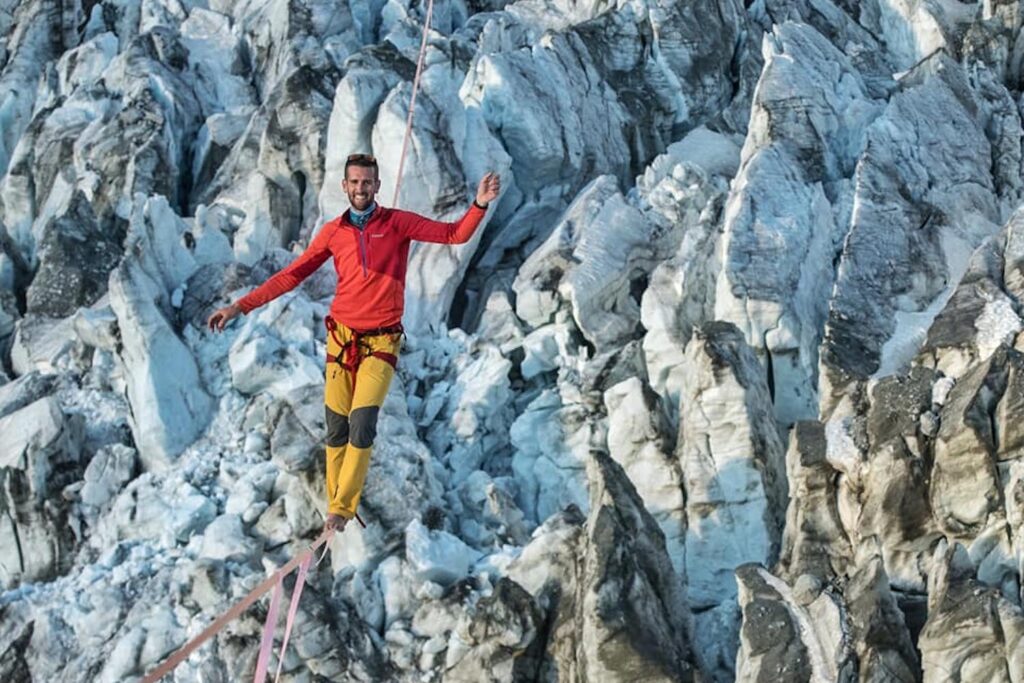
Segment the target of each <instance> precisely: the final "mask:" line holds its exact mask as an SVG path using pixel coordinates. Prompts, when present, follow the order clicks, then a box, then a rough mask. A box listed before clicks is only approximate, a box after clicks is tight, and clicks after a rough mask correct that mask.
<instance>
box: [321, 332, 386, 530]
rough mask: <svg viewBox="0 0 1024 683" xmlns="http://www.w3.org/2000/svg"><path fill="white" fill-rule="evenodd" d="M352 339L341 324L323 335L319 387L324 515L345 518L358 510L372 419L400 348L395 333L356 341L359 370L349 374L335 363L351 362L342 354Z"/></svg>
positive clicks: (372, 431)
mask: <svg viewBox="0 0 1024 683" xmlns="http://www.w3.org/2000/svg"><path fill="white" fill-rule="evenodd" d="M329 325H330V323H329ZM352 335H353V332H352V330H350V329H349V328H348V327H346V326H344V325H342V324H341V323H336V327H335V328H334V329H333V330H329V331H328V334H327V359H328V360H327V372H326V381H325V384H324V412H325V417H326V422H327V439H326V450H327V512H328V513H330V514H335V515H341V516H342V517H346V518H348V519H352V517H354V516H355V514H356V508H357V507H358V506H359V497H360V495H361V494H362V491H363V482H364V481H365V480H366V471H367V470H368V469H369V467H370V453H371V452H372V450H373V440H374V437H375V436H376V435H377V415H378V413H379V412H380V407H381V405H383V404H384V397H385V396H387V393H388V387H389V386H390V385H391V378H392V377H393V376H394V374H395V369H394V366H393V365H392V362H394V360H395V359H397V358H398V351H399V347H400V346H401V343H402V334H401V333H400V332H396V333H394V334H381V335H373V336H361V337H360V338H359V339H358V344H357V346H356V350H357V351H358V355H359V361H358V369H357V370H356V372H355V374H354V375H353V373H352V372H351V370H350V369H349V368H346V367H344V366H343V365H342V364H341V363H339V362H338V360H337V359H338V358H339V357H340V358H341V360H342V361H346V362H348V361H351V360H352V355H351V350H350V349H349V350H347V349H346V347H347V346H348V345H350V344H351V342H352ZM347 351H349V352H347ZM374 353H377V354H381V356H383V357H378V356H377V355H373V354H374ZM389 361H390V362H389Z"/></svg>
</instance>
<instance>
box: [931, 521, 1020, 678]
mask: <svg viewBox="0 0 1024 683" xmlns="http://www.w3.org/2000/svg"><path fill="white" fill-rule="evenodd" d="M973 574H974V572H973V567H972V565H971V562H970V559H969V558H968V557H967V553H966V551H965V550H964V549H963V547H962V546H960V545H950V544H948V543H946V542H945V541H940V542H939V544H938V545H937V546H936V548H935V557H934V568H933V573H932V575H931V576H930V577H929V581H928V622H927V623H926V624H925V627H924V631H922V632H921V639H920V641H919V643H918V646H919V647H920V650H921V667H922V669H923V670H924V681H925V682H926V683H931V682H932V681H942V680H949V677H950V676H953V677H957V678H961V679H971V680H991V681H996V680H1002V681H1017V680H1021V679H1022V678H1024V614H1022V613H1021V610H1020V606H1019V605H1017V604H1014V603H1011V602H1009V601H1007V600H1006V599H1005V598H1003V597H1002V596H1001V595H999V593H998V591H996V590H994V589H991V588H986V587H984V586H982V585H980V584H979V583H978V582H977V580H976V579H975V577H974V575H973Z"/></svg>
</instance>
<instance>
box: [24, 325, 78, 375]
mask: <svg viewBox="0 0 1024 683" xmlns="http://www.w3.org/2000/svg"><path fill="white" fill-rule="evenodd" d="M71 321H72V319H71V318H64V319H52V318H43V317H39V316H26V317H24V318H21V319H20V320H18V322H17V323H15V326H14V339H13V342H12V344H11V366H12V367H13V368H14V373H15V374H16V375H24V374H27V373H30V372H32V371H39V372H42V373H45V374H55V373H59V372H62V371H65V370H68V369H71V368H72V367H73V366H74V365H75V364H76V358H75V335H74V328H73V326H72V322H71Z"/></svg>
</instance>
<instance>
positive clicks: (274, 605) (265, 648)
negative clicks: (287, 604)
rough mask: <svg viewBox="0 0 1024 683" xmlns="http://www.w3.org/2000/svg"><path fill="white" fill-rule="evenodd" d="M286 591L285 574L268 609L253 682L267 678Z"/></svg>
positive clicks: (262, 682)
mask: <svg viewBox="0 0 1024 683" xmlns="http://www.w3.org/2000/svg"><path fill="white" fill-rule="evenodd" d="M282 593H284V575H283V574H281V575H279V576H278V577H277V584H275V585H274V594H273V595H272V596H271V597H270V608H269V609H267V620H266V621H265V622H263V637H262V638H260V656H259V657H257V658H256V675H255V676H253V677H252V680H253V683H264V682H265V681H266V680H267V665H268V664H269V663H270V651H271V650H273V649H274V627H275V626H277V611H278V609H279V608H280V607H281V594H282Z"/></svg>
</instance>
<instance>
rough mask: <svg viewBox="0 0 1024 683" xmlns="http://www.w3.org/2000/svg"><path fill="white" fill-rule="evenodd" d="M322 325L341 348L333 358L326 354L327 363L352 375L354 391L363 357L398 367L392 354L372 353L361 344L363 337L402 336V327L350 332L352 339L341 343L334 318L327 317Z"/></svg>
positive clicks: (396, 359) (367, 347)
mask: <svg viewBox="0 0 1024 683" xmlns="http://www.w3.org/2000/svg"><path fill="white" fill-rule="evenodd" d="M324 324H325V325H326V326H327V331H328V332H329V333H330V334H331V338H333V339H334V343H335V344H337V345H338V346H339V347H340V348H341V353H340V355H337V356H334V355H331V354H330V353H328V354H327V362H328V363H335V362H336V363H337V364H338V365H340V366H341V367H343V368H345V369H346V370H348V371H349V373H351V375H352V389H353V390H355V386H356V373H357V372H358V371H359V364H360V363H361V362H362V360H363V358H364V357H369V356H374V357H376V358H380V359H381V360H382V361H384V362H385V363H387V364H388V365H390V366H391V367H396V366H397V365H398V358H397V357H396V356H395V354H393V353H387V352H386V351H373V350H372V349H370V347H369V346H368V345H366V344H361V343H360V342H362V340H363V338H364V337H379V336H382V335H385V334H402V333H403V329H402V325H401V324H398V325H392V326H391V327H378V328H376V329H372V330H351V332H352V337H351V338H350V339H349V340H348V342H347V343H342V341H341V339H339V338H338V332H337V330H338V323H337V322H335V321H334V318H332V317H331V316H327V317H326V318H324ZM360 348H364V349H366V350H368V351H369V353H367V354H365V356H364V355H363V354H360V353H359V350H360Z"/></svg>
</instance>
